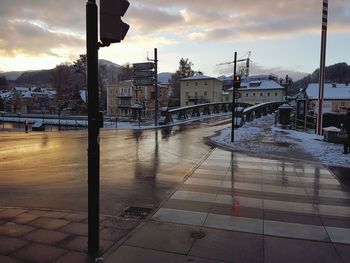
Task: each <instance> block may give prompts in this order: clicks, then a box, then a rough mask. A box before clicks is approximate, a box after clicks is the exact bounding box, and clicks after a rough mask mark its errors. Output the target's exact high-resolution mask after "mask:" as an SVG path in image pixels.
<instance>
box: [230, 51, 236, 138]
mask: <svg viewBox="0 0 350 263" xmlns="http://www.w3.org/2000/svg"><path fill="white" fill-rule="evenodd" d="M236 69H237V52H235V57H234V60H233V82H232V84H233V85H232V86H233V90H232V122H231V142H234V141H235V127H234V126H235V124H234V123H235V118H236V114H235V109H236V87H235V81H236Z"/></svg>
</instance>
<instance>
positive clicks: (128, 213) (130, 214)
mask: <svg viewBox="0 0 350 263" xmlns="http://www.w3.org/2000/svg"><path fill="white" fill-rule="evenodd" d="M152 210H153V209H152V208H147V207H139V206H129V207H128V208H127V209H125V210H124V212H123V213H122V214H121V215H120V216H121V217H123V218H129V219H130V218H131V219H145V218H146V217H147V216H148V215H149V214H150V213H151V212H152Z"/></svg>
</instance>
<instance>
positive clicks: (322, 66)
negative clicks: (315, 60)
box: [316, 0, 328, 135]
mask: <svg viewBox="0 0 350 263" xmlns="http://www.w3.org/2000/svg"><path fill="white" fill-rule="evenodd" d="M327 21H328V0H323V10H322V38H321V58H320V72H319V85H320V88H319V92H318V114H317V130H316V132H317V134H318V135H321V134H322V126H323V125H322V124H323V95H324V82H325V67H326V45H327Z"/></svg>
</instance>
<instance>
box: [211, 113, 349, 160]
mask: <svg viewBox="0 0 350 263" xmlns="http://www.w3.org/2000/svg"><path fill="white" fill-rule="evenodd" d="M274 121H275V118H274V115H268V116H265V117H262V118H260V119H256V120H254V121H252V122H248V123H246V124H244V125H243V126H242V127H240V128H238V129H236V130H235V136H234V137H235V138H234V142H233V143H231V128H225V129H224V130H222V131H221V134H220V135H218V136H215V137H212V138H211V140H213V141H214V142H216V143H218V144H221V145H224V146H226V147H230V148H232V149H234V150H238V151H246V152H251V153H254V154H258V155H260V154H261V155H266V154H271V155H276V156H286V157H291V158H296V159H308V160H314V161H319V162H321V163H322V164H324V165H327V166H342V167H349V166H350V154H348V155H346V154H343V145H342V144H336V143H329V142H326V141H324V140H323V136H319V135H316V134H314V133H313V131H309V132H303V131H294V130H287V129H281V128H277V127H275V125H274Z"/></svg>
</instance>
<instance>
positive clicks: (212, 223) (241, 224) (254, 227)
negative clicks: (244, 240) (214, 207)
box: [204, 213, 263, 234]
mask: <svg viewBox="0 0 350 263" xmlns="http://www.w3.org/2000/svg"><path fill="white" fill-rule="evenodd" d="M204 226H206V227H212V228H217V229H223V230H233V231H240V232H247V233H255V234H262V233H263V220H262V219H255V218H247V217H237V216H226V215H217V214H212V213H210V214H209V216H208V218H207V219H206V221H205V224H204Z"/></svg>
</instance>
